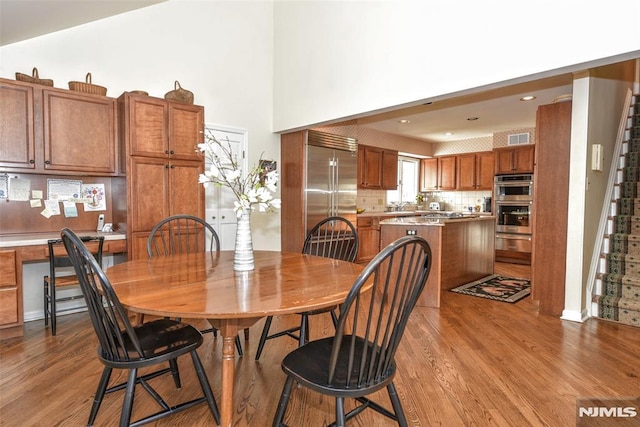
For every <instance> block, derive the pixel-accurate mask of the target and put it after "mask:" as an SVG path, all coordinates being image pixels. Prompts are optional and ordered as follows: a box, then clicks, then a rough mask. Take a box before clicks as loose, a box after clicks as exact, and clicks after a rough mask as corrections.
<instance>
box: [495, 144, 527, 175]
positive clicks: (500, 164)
mask: <svg viewBox="0 0 640 427" xmlns="http://www.w3.org/2000/svg"><path fill="white" fill-rule="evenodd" d="M493 151H494V156H495V169H494V171H495V174H496V175H505V174H512V173H533V167H534V146H533V145H524V146H520V147H503V148H495V149H494V150H493Z"/></svg>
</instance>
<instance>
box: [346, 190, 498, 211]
mask: <svg viewBox="0 0 640 427" xmlns="http://www.w3.org/2000/svg"><path fill="white" fill-rule="evenodd" d="M423 194H424V195H425V206H429V202H439V203H440V205H441V206H440V209H441V210H443V211H456V212H461V211H467V210H468V208H469V206H471V207H472V208H475V207H476V206H480V210H481V211H482V206H483V202H484V198H485V197H491V191H432V192H425V193H423ZM356 205H357V206H358V207H359V208H363V209H366V211H367V212H368V213H371V212H384V211H385V210H386V209H387V192H386V191H385V190H358V197H357V202H356ZM419 208H420V207H419Z"/></svg>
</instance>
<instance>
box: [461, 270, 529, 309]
mask: <svg viewBox="0 0 640 427" xmlns="http://www.w3.org/2000/svg"><path fill="white" fill-rule="evenodd" d="M451 292H457V293H460V294H466V295H473V296H475V297H481V298H489V299H492V300H496V301H504V302H511V303H513V302H517V301H519V300H521V299H522V298H524V297H526V296H527V295H529V294H530V293H531V283H530V282H529V280H527V279H516V278H513V277H506V276H501V275H499V274H492V275H490V276H487V277H485V278H482V279H480V280H476V281H475V282H471V283H467V284H466V285H462V286H458V287H457V288H454V289H451Z"/></svg>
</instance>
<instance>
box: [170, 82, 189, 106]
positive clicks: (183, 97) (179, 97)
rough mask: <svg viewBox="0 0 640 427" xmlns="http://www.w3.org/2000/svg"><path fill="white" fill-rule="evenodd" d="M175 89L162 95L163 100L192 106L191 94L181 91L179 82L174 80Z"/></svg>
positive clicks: (184, 90)
mask: <svg viewBox="0 0 640 427" xmlns="http://www.w3.org/2000/svg"><path fill="white" fill-rule="evenodd" d="M174 87H175V89H174V90H172V91H169V92H167V93H165V94H164V99H169V100H173V101H179V102H184V103H185V104H193V92H190V91H188V90H186V89H182V86H180V82H178V81H177V80H176V83H175V85H174Z"/></svg>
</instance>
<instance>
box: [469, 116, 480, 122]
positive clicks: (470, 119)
mask: <svg viewBox="0 0 640 427" xmlns="http://www.w3.org/2000/svg"><path fill="white" fill-rule="evenodd" d="M467 120H469V121H470V122H472V121H474V120H478V118H477V117H467Z"/></svg>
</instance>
